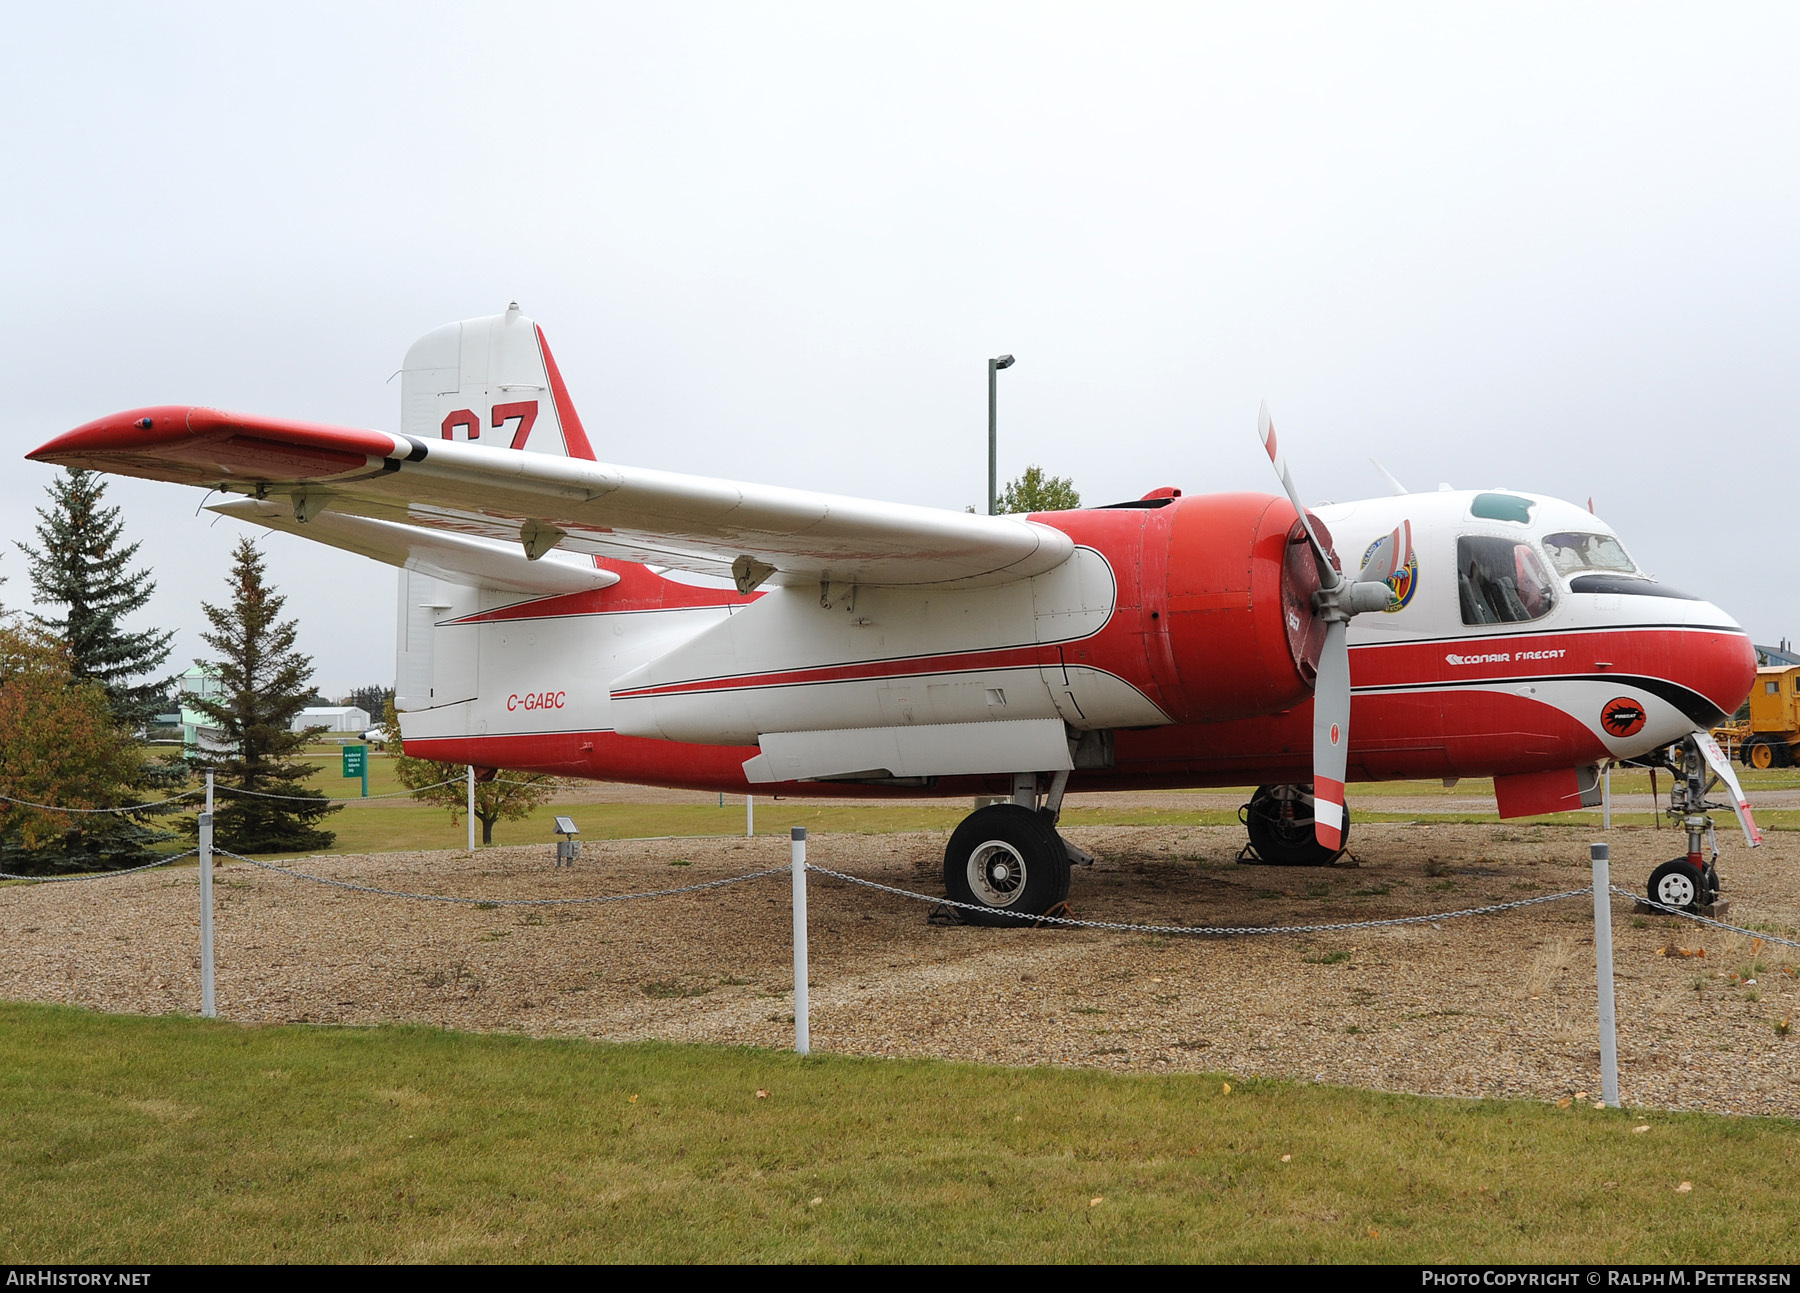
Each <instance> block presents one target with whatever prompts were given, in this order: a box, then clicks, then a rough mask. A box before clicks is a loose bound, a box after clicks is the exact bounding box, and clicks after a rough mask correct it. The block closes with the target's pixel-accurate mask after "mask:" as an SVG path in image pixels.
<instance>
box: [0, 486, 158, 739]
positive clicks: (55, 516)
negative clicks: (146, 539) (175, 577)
mask: <svg viewBox="0 0 1800 1293" xmlns="http://www.w3.org/2000/svg"><path fill="white" fill-rule="evenodd" d="M48 488H49V491H50V505H49V507H40V508H38V509H37V514H38V525H37V537H38V542H37V547H36V548H31V547H27V546H26V545H25V544H22V543H21V544H20V545H19V550H20V551H21V552H23V553H24V554H25V559H26V561H27V562H28V563H29V568H30V572H31V590H32V594H33V595H34V596H35V597H36V599H37V601H38V604H39V605H41V606H61V607H64V608H66V609H65V611H64V613H63V614H62V615H61V616H60V617H52V616H40V617H39V622H40V623H42V624H43V625H44V626H45V627H47V628H49V629H50V630H51V631H52V632H54V633H55V634H56V635H57V636H58V637H60V638H62V639H63V640H64V641H66V642H67V643H68V644H69V663H70V667H71V669H72V670H73V671H74V675H75V677H77V678H82V679H91V680H92V681H94V682H97V683H99V684H100V685H101V686H102V687H103V688H105V689H106V697H107V702H108V704H109V705H110V706H111V708H112V712H113V714H114V716H115V717H116V718H117V719H118V720H119V721H120V722H121V723H123V724H125V725H126V726H127V727H128V728H130V729H131V730H133V731H136V730H138V729H140V728H142V727H143V726H144V724H145V723H147V722H148V721H149V720H150V719H151V718H153V717H154V716H155V715H156V714H157V713H159V712H160V711H161V709H162V706H163V704H164V700H165V692H166V689H167V686H168V684H167V682H166V681H153V680H152V681H146V680H145V679H146V675H148V674H152V673H154V672H156V671H157V670H158V669H160V668H161V667H162V665H163V662H164V661H166V660H167V659H168V658H169V644H170V643H171V642H172V641H173V640H174V637H175V635H174V633H172V632H170V631H169V630H166V629H155V628H149V629H139V630H136V631H127V630H126V628H125V626H124V623H123V621H124V620H125V618H126V617H127V616H129V615H132V614H135V613H136V612H138V611H140V610H142V609H143V608H144V606H145V604H146V603H147V602H149V600H150V595H151V594H152V593H153V592H155V591H156V582H155V580H153V579H151V578H150V575H149V573H148V572H147V571H144V570H141V569H139V570H132V569H131V568H130V565H131V559H132V558H133V557H135V556H136V555H137V550H138V545H137V544H135V543H126V542H124V532H125V530H124V525H123V523H122V522H121V521H120V520H119V509H118V508H116V507H105V506H102V502H101V500H102V499H103V498H104V497H105V495H106V481H105V480H104V479H103V478H102V477H101V476H100V475H99V474H98V473H97V472H91V471H83V470H79V469H74V470H66V471H64V472H63V473H62V474H61V475H60V476H57V477H56V478H55V479H54V480H52V481H51V482H50V484H49V487H48Z"/></svg>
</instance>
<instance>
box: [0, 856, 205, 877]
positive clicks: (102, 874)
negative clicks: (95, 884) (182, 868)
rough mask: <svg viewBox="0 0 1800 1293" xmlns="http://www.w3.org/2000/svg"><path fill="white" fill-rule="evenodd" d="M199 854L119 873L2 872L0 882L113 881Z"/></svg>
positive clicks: (150, 863) (148, 864)
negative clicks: (113, 879) (51, 873)
mask: <svg viewBox="0 0 1800 1293" xmlns="http://www.w3.org/2000/svg"><path fill="white" fill-rule="evenodd" d="M199 852H200V850H199V849H189V850H188V851H187V852H186V853H176V854H174V855H173V856H171V857H166V858H157V859H156V861H154V862H146V863H144V865H143V866H132V867H125V868H124V869H122V870H119V871H90V872H88V873H87V874H86V875H14V874H13V873H12V872H10V871H0V880H29V881H30V882H31V883H32V884H68V883H70V882H71V881H74V880H111V879H112V878H113V877H114V876H121V875H133V874H135V873H136V872H139V871H153V870H155V869H156V868H157V867H159V866H168V865H169V863H171V862H179V861H181V859H182V858H191V857H193V856H195V855H196V854H198V853H199Z"/></svg>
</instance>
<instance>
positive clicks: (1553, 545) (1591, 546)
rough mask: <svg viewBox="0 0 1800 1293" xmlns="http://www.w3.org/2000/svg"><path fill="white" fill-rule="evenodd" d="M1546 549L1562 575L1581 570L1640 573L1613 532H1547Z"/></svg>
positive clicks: (1551, 562)
mask: <svg viewBox="0 0 1800 1293" xmlns="http://www.w3.org/2000/svg"><path fill="white" fill-rule="evenodd" d="M1544 550H1545V551H1546V552H1548V553H1549V554H1550V564H1551V565H1553V566H1555V567H1556V573H1557V574H1559V575H1574V574H1579V573H1580V572H1581V571H1583V570H1603V571H1608V572H1611V573H1613V574H1619V575H1635V574H1637V573H1638V568H1637V563H1636V562H1634V561H1633V560H1632V559H1631V557H1630V556H1629V555H1628V554H1627V553H1626V551H1625V548H1624V545H1623V544H1621V543H1620V542H1619V541H1618V540H1617V539H1615V538H1613V536H1612V535H1610V534H1550V535H1546V536H1544Z"/></svg>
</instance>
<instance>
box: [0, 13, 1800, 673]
mask: <svg viewBox="0 0 1800 1293" xmlns="http://www.w3.org/2000/svg"><path fill="white" fill-rule="evenodd" d="M1797 15H1800V10H1797V9H1795V8H1794V7H1793V6H1768V7H1761V6H1735V7H1724V6H1698V5H1689V6H1683V7H1666V8H1657V7H1654V6H1646V5H1643V4H1632V5H1623V6H1617V7H1602V6H1570V5H1567V4H1558V5H1552V6H1545V7H1542V8H1539V9H1535V10H1534V9H1530V8H1527V7H1523V6H1520V5H1516V4H1509V5H1505V6H1498V7H1494V8H1487V9H1483V8H1480V7H1476V6H1472V5H1455V6H1450V5H1418V6H1406V7H1380V6H1372V5H1356V6H1346V5H1329V6H1316V7H1315V6H1295V7H1278V6H1273V5H1255V6H1251V5H1245V4H1241V3H1240V4H1232V5H1219V6H1204V5H1196V4H1186V5H1179V6H1151V5H1137V6H1126V5H1121V4H1117V3H1109V4H1105V5H1098V4H1097V5H1087V6H1080V5H1050V4H1042V3H1039V4H1030V5H1018V6H1009V5H972V4H968V3H958V4H954V5H944V6H939V7H932V6H927V5H921V4H907V5H894V6H886V7H882V6H875V5H845V4H830V5H817V6H796V5H752V4H744V3H733V4H727V5H719V6H712V5H698V4H695V5H676V4H642V5H631V6H603V5H592V4H586V5H581V6H577V7H571V8H555V7H541V6H529V5H522V4H517V3H508V4H505V5H501V4H498V3H496V4H490V5H483V6H469V7H460V8H457V7H450V6H446V5H430V6H418V7H406V6H398V5H387V6H368V5H355V6H346V7H342V8H331V7H328V6H322V5H306V6H291V5H290V6H282V7H281V9H280V10H279V11H276V10H273V9H270V10H268V11H265V12H263V13H261V14H259V13H255V12H252V11H251V10H250V8H249V7H248V6H237V5H230V6H225V5H221V6H217V7H189V6H181V5H173V4H160V5H156V6H141V7H126V6H123V5H120V6H116V7H113V6H106V7H92V6H90V7H83V6H78V5H71V4H58V5H34V6H16V7H11V8H9V10H8V14H7V26H8V44H9V47H10V48H11V50H12V52H13V57H12V58H11V59H9V66H8V74H7V76H6V78H5V79H4V81H0V174H4V176H5V179H6V182H7V189H8V192H7V197H6V200H5V201H4V203H0V237H3V249H0V284H3V286H4V301H5V304H6V309H5V310H4V312H3V314H0V373H3V374H4V388H5V389H7V390H10V391H11V392H12V395H11V396H10V397H9V398H8V399H7V400H6V401H5V402H4V405H3V406H0V448H3V449H4V451H5V454H6V455H7V457H8V460H9V461H11V462H12V463H13V464H14V466H13V467H12V468H10V469H7V470H4V471H0V509H3V511H0V540H4V544H5V550H6V555H5V557H4V558H0V575H5V576H7V578H8V582H7V583H6V584H5V585H4V587H0V603H4V605H5V606H6V607H8V608H17V607H20V606H22V605H24V604H25V603H27V602H28V601H29V584H28V581H27V579H26V577H25V569H24V562H23V559H22V557H21V556H20V555H19V554H18V553H17V552H16V550H14V549H13V547H12V543H13V541H14V540H18V539H23V538H26V537H27V536H28V535H29V532H30V527H31V521H32V517H31V510H32V508H34V507H35V506H37V505H39V504H40V503H41V501H42V498H43V493H44V486H45V484H46V483H47V481H48V480H49V479H50V478H51V477H52V475H53V470H52V469H50V468H44V467H39V466H37V465H35V464H29V463H25V462H23V461H21V455H23V454H24V453H26V452H27V451H29V450H30V449H32V448H34V447H36V446H37V445H38V444H40V443H42V442H43V441H44V440H46V439H48V438H49V437H50V436H52V435H54V434H56V433H58V432H61V431H63V430H66V429H68V428H70V427H72V426H75V425H77V424H79V423H81V422H84V421H87V420H88V419H90V418H93V417H96V416H98V415H100V414H103V413H108V412H112V411H114V410H118V409H122V408H128V407H133V406H137V405H144V404H154V403H164V402H168V403H205V404H214V405H220V406H223V407H227V408H238V409H245V410H251V411H256V412H262V413H268V414H277V415H285V416H293V417H303V418H313V419H320V420H327V421H335V422H345V423H354V424H362V425H370V426H377V427H385V428H395V427H397V424H398V411H399V397H400V384H399V382H398V381H394V382H391V383H390V382H389V381H388V378H389V375H390V374H392V373H393V372H394V371H395V370H396V369H397V368H398V367H399V366H400V361H401V357H402V355H403V354H404V353H405V351H406V348H407V346H408V345H410V344H411V342H412V341H413V340H414V339H415V338H417V337H418V336H419V335H420V334H422V333H424V332H426V331H427V330H429V329H430V328H432V327H434V326H436V325H438V324H441V323H445V322H448V321H451V320H454V319H459V318H465V317H470V316H475V315H482V314H490V313H496V312H498V311H500V310H502V309H504V308H505V306H506V304H507V302H508V301H510V300H517V301H518V302H519V303H520V305H521V306H522V307H523V308H524V310H525V312H526V313H528V314H530V315H533V316H534V317H535V318H536V319H537V320H538V321H539V322H540V323H541V324H542V325H543V326H544V328H545V331H546V333H547V335H548V336H549V338H550V341H551V345H552V347H553V348H554V350H555V353H556V356H557V359H558V361H559V362H560V364H561V366H562V369H563V372H564V374H565V376H566V377H567V379H568V382H569V386H570V389H571V392H572V394H573V396H574V399H575V401H576V404H577V406H578V407H579V409H580V410H581V413H582V417H583V419H584V421H585V422H586V424H587V427H588V430H589V433H590V435H591V437H592V438H593V440H594V443H595V447H596V449H597V451H598V453H599V455H600V457H601V458H602V459H603V460H612V461H617V462H621V463H627V464H633V465H641V466H651V467H660V468H667V469H673V470H686V471H699V472H705V473H707V474H715V475H721V476H728V477H735V478H740V479H747V480H755V481H768V482H775V483H781V484H792V485H799V486H806V487H813V488H819V489H826V490H832V491H836V492H842V493H848V494H862V495H868V496H872V497H876V498H885V499H895V500H903V501H907V502H917V503H927V504H935V505H939V506H944V507H954V508H961V507H963V506H965V505H966V504H970V503H976V504H979V502H980V500H981V499H982V497H983V494H984V491H985V480H986V476H985V472H986V458H985V431H986V362H985V361H986V359H987V357H988V356H990V355H995V354H999V353H1002V352H1005V351H1010V352H1012V353H1014V354H1016V355H1017V356H1018V364H1017V366H1016V367H1014V368H1013V369H1011V370H1010V371H1008V372H1006V373H1004V374H1002V376H1001V383H1002V392H1001V471H1002V475H1003V476H1005V477H1010V476H1013V475H1016V474H1017V473H1018V472H1019V471H1021V470H1022V469H1023V468H1024V467H1025V466H1026V465H1027V464H1029V463H1033V462H1036V463H1041V464H1042V465H1043V466H1045V467H1046V468H1047V469H1049V470H1050V471H1052V472H1054V473H1057V474H1061V475H1067V476H1071V477H1073V479H1074V481H1075V483H1076V485H1077V486H1078V488H1079V489H1080V490H1081V492H1082V495H1083V497H1084V498H1085V499H1087V500H1088V501H1089V502H1106V501H1113V500H1117V499H1122V498H1134V497H1137V496H1139V495H1141V494H1143V493H1145V492H1146V491H1148V490H1150V489H1152V488H1155V487H1157V486H1160V485H1177V486H1180V487H1181V488H1183V489H1184V490H1187V491H1190V492H1195V491H1207V490H1218V489H1243V488H1251V489H1269V488H1272V482H1271V480H1270V477H1269V472H1268V467H1267V463H1266V460H1264V459H1263V458H1262V456H1261V453H1260V450H1259V449H1258V446H1257V442H1256V439H1255V434H1254V429H1255V418H1256V408H1257V402H1258V401H1259V400H1260V399H1263V398H1267V399H1268V401H1269V403H1270V406H1271V408H1272V409H1273V411H1274V414H1275V418H1276V422H1277V425H1279V426H1280V427H1281V428H1282V432H1283V445H1284V447H1286V449H1287V451H1288V455H1289V461H1290V463H1291V465H1292V467H1293V469H1294V471H1295V473H1296V476H1297V477H1298V480H1299V482H1300V487H1301V490H1302V493H1303V494H1304V495H1305V496H1306V497H1307V498H1308V499H1309V500H1323V499H1335V500H1339V501H1341V500H1344V499H1349V498H1357V497H1364V496H1367V495H1370V494H1376V493H1381V492H1383V489H1382V485H1381V481H1380V479H1379V478H1378V477H1377V476H1376V474H1375V472H1374V470H1373V469H1372V468H1371V467H1369V466H1368V464H1367V458H1368V457H1369V456H1370V455H1374V456H1376V457H1378V458H1380V459H1381V460H1382V461H1383V463H1384V464H1385V465H1386V466H1387V467H1388V468H1389V469H1390V470H1391V471H1392V472H1393V473H1394V474H1395V475H1397V476H1398V477H1399V478H1400V479H1401V480H1402V481H1404V482H1406V483H1407V484H1408V485H1410V486H1412V487H1414V488H1431V487H1433V486H1435V484H1436V483H1437V482H1438V481H1450V482H1452V483H1454V484H1456V485H1457V486H1459V487H1471V486H1488V485H1496V484H1498V485H1505V486H1509V487H1512V488H1515V489H1530V490H1536V491H1541V492H1544V493H1549V494H1555V495H1558V496H1561V497H1565V498H1571V499H1575V500H1578V501H1585V500H1586V499H1587V497H1588V496H1590V495H1591V496H1592V497H1593V499H1594V502H1595V506H1596V509H1597V510H1598V511H1599V513H1600V515H1601V516H1603V517H1604V518H1606V519H1607V520H1609V521H1611V522H1612V523H1613V524H1614V525H1615V526H1617V527H1618V528H1619V530H1620V531H1621V533H1622V534H1623V535H1624V536H1625V539H1626V542H1627V545H1628V546H1629V547H1630V548H1631V549H1632V550H1633V552H1634V553H1635V555H1636V556H1637V557H1638V559H1639V561H1640V562H1641V563H1642V564H1644V565H1645V566H1647V567H1648V568H1650V569H1651V570H1653V571H1655V572H1656V573H1658V574H1659V575H1661V576H1662V577H1664V578H1666V579H1667V580H1668V581H1670V582H1671V583H1674V584H1676V585H1677V586H1680V587H1684V588H1687V589H1690V590H1692V591H1694V592H1699V593H1703V594H1705V595H1707V596H1709V597H1710V598H1711V599H1712V600H1714V601H1717V602H1718V603H1719V604H1720V605H1722V606H1724V607H1725V608H1726V609H1727V610H1728V611H1730V612H1731V613H1732V614H1734V615H1735V616H1737V617H1738V619H1739V620H1741V621H1742V622H1743V623H1744V624H1745V625H1746V626H1747V627H1748V628H1749V629H1750V631H1751V633H1752V636H1753V637H1754V638H1755V639H1756V640H1757V641H1764V642H1766V641H1773V640H1774V639H1775V638H1777V637H1779V636H1781V635H1784V634H1794V633H1796V631H1800V614H1797V613H1796V612H1797V611H1800V580H1797V579H1796V578H1795V575H1794V571H1793V564H1794V563H1793V556H1792V554H1793V553H1794V552H1795V550H1796V540H1795V531H1796V528H1797V526H1800V516H1797V515H1796V495H1797V493H1800V491H1797V490H1796V488H1795V486H1796V484H1797V483H1800V441H1797V440H1796V438H1795V436H1794V434H1793V431H1794V428H1795V425H1796V403H1797V400H1796V396H1797V394H1800V391H1797V382H1800V377H1797V373H1800V364H1797V363H1796V361H1795V349H1796V344H1795V343H1796V340H1800V327H1797V324H1800V317H1797V315H1800V290H1797V288H1800V282H1797V275H1796V269H1797V264H1796V262H1797V258H1800V241H1797V239H1796V230H1800V165H1796V162H1797V160H1800V159H1797V158H1796V151H1797V150H1800V119H1797V118H1800V112H1797V110H1796V94H1797V92H1796V88H1795V87H1796V76H1795V72H1794V68H1795V66H1796V55H1797V54H1800V43H1797V40H1796V37H1797V36H1800V17H1797ZM109 497H110V499H111V500H112V501H114V502H116V503H118V504H120V505H121V506H122V507H123V509H124V516H125V521H126V526H127V531H128V534H129V535H130V537H132V538H136V539H141V540H142V541H143V549H142V552H141V557H142V558H143V559H144V562H145V564H146V565H147V566H149V567H150V569H151V570H152V572H153V575H154V578H155V580H156V582H157V592H156V595H155V597H154V599H153V600H152V602H151V608H150V611H149V613H148V614H147V616H146V619H147V620H149V621H154V622H155V623H157V624H160V625H165V626H169V627H173V628H175V629H176V630H177V654H176V657H175V661H174V663H175V664H177V665H179V664H184V663H185V662H186V661H187V660H189V659H190V658H192V657H193V656H195V655H196V654H200V653H201V652H202V650H203V647H202V644H201V643H200V641H199V638H198V635H197V627H198V625H199V623H200V612H199V602H200V601H201V599H203V598H205V599H210V600H214V601H218V600H221V599H223V598H224V596H225V593H226V588H225V583H224V575H225V572H226V569H227V566H228V564H229V551H230V548H231V546H232V544H233V542H234V541H235V539H236V538H237V535H238V534H239V533H240V532H241V530H242V528H243V527H240V526H239V525H238V523H236V522H233V521H218V522H217V523H216V524H215V523H214V521H213V518H212V517H211V516H210V514H202V515H201V516H199V517H196V516H195V515H194V511H195V508H196V506H197V505H198V504H199V503H200V501H201V498H200V492H199V491H198V490H190V489H184V488H181V487H178V486H173V485H153V484H149V483H138V482H132V481H124V480H117V479H115V480H114V482H113V483H112V485H111V487H110V491H109ZM263 547H264V550H265V552H266V553H267V555H268V560H269V567H270V570H271V574H272V578H273V580H274V582H275V583H276V584H277V585H278V586H279V587H280V589H281V590H282V591H283V592H285V593H286V594H287V596H288V610H289V612H290V613H292V614H294V615H297V616H298V618H299V620H300V641H301V644H302V647H303V649H304V650H306V651H308V652H310V653H311V654H312V656H313V657H314V659H315V661H316V664H317V681H318V682H319V683H320V685H321V687H322V688H323V689H324V690H325V691H327V692H328V693H337V692H341V691H343V690H346V689H348V688H350V687H352V686H355V685H357V684H360V683H364V682H381V683H388V682H391V681H392V678H393V645H394V643H393V639H394V607H393V602H394V579H393V575H392V573H391V572H390V571H388V570H387V569H386V568H383V567H379V566H376V565H374V564H373V563H370V562H366V561H363V560H360V559H357V558H353V557H349V556H347V555H342V554H337V553H333V552H331V551H330V550H328V549H324V548H322V547H318V546H316V545H313V544H309V543H306V542H304V541H302V540H299V539H296V538H292V537H287V536H282V535H270V536H268V537H267V538H266V539H265V540H264V541H263Z"/></svg>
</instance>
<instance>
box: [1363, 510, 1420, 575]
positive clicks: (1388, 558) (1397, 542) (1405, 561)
mask: <svg viewBox="0 0 1800 1293" xmlns="http://www.w3.org/2000/svg"><path fill="white" fill-rule="evenodd" d="M1412 562H1413V544H1412V522H1411V521H1402V522H1400V524H1399V526H1398V527H1397V528H1396V529H1395V530H1394V532H1393V533H1392V534H1390V535H1388V536H1387V537H1386V538H1384V539H1382V540H1381V542H1379V543H1377V544H1376V545H1375V546H1374V547H1373V548H1371V549H1369V559H1368V560H1367V561H1365V562H1363V567H1362V570H1361V571H1359V572H1358V573H1357V576H1356V579H1357V582H1358V583H1376V584H1385V583H1386V582H1387V581H1388V580H1390V579H1392V578H1393V577H1394V575H1395V574H1396V573H1398V572H1399V571H1402V570H1404V569H1406V567H1408V566H1410V565H1411V564H1412Z"/></svg>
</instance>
